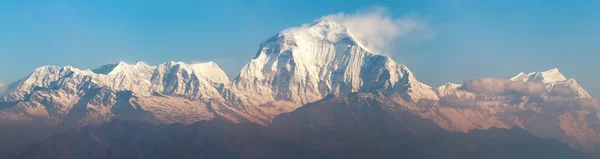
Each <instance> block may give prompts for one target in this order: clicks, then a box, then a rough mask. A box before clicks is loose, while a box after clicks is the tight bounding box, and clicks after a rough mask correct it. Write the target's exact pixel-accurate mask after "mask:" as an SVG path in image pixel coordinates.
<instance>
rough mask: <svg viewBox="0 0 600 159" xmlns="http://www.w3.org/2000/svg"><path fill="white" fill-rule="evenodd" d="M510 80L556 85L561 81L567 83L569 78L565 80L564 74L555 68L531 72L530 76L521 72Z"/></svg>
mask: <svg viewBox="0 0 600 159" xmlns="http://www.w3.org/2000/svg"><path fill="white" fill-rule="evenodd" d="M510 80H513V81H522V82H528V81H541V82H544V83H555V82H559V81H565V80H567V78H565V76H564V75H563V74H562V73H560V71H559V70H558V68H553V69H550V70H548V71H542V72H531V73H528V74H525V73H523V72H521V73H519V74H517V75H516V76H514V77H512V78H510Z"/></svg>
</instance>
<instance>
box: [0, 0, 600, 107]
mask: <svg viewBox="0 0 600 159" xmlns="http://www.w3.org/2000/svg"><path fill="white" fill-rule="evenodd" d="M372 6H380V7H384V8H387V9H388V11H389V14H390V15H391V16H392V17H402V16H406V15H414V16H416V17H419V19H422V20H424V21H426V22H427V23H428V24H429V25H430V26H431V29H432V31H434V32H435V33H436V35H437V36H436V37H435V38H433V39H431V40H428V41H424V42H420V43H417V44H398V45H396V46H394V47H395V48H396V49H394V52H393V53H392V56H393V58H394V59H395V60H396V61H398V62H400V63H404V64H406V65H408V67H409V68H411V70H412V71H413V72H414V73H415V74H416V76H417V78H418V79H419V80H421V81H423V82H425V83H427V84H430V85H432V86H438V85H441V84H443V83H446V82H448V81H450V82H458V83H461V82H462V81H464V80H466V79H471V78H478V77H502V78H505V77H509V76H512V75H514V74H516V73H518V72H531V71H543V70H547V69H551V68H555V67H557V68H559V69H560V70H561V72H562V73H563V74H565V75H566V76H568V77H573V78H575V79H577V81H578V82H579V83H580V84H581V85H582V86H583V87H585V88H586V89H587V90H588V91H589V92H590V93H592V94H593V95H594V96H596V97H598V96H600V81H599V80H600V47H599V45H598V44H600V12H598V11H597V9H598V8H600V1H597V0H581V1H568V0H554V1H542V0H529V1H525V0H504V1H483V0H461V1H455V0H414V1H402V0H368V1H367V0H364V1H352V0H328V1H320V0H303V1H274V0H219V1H196V0H194V1H175V0H171V1H162V2H147V1H145V0H128V1H121V0H101V1H100V0H97V1H92V0H81V1H74V0H72V1H69V0H38V1H36V0H4V1H1V2H0V68H2V71H0V83H7V82H11V81H15V80H18V79H20V78H22V77H24V76H26V75H28V74H29V73H30V72H31V71H32V70H33V69H34V68H36V67H39V66H43V65H60V66H63V65H72V66H75V67H78V68H83V69H87V68H95V67H98V66H100V65H102V64H106V63H114V62H118V61H126V62H131V63H134V62H137V61H145V62H147V63H149V64H153V65H157V64H160V63H163V62H166V61H171V60H174V61H184V62H203V61H215V62H217V64H219V65H220V66H221V67H222V68H223V69H224V70H225V71H226V72H227V73H228V74H229V76H230V77H233V76H236V75H237V71H238V70H239V69H240V68H241V67H242V66H243V65H244V64H245V63H246V62H247V61H248V60H249V59H250V58H252V57H253V56H254V54H255V53H256V51H257V49H258V45H259V43H260V42H261V41H263V40H265V39H266V38H268V37H270V36H272V35H274V34H276V33H277V32H278V31H280V30H282V29H284V28H288V27H293V26H298V25H301V24H304V23H310V22H312V21H314V20H315V19H317V18H319V17H321V16H324V15H328V14H333V13H338V12H345V13H354V12H356V11H357V10H361V9H365V8H369V7H372Z"/></svg>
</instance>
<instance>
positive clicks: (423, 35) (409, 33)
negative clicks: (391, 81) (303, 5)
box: [318, 7, 435, 55]
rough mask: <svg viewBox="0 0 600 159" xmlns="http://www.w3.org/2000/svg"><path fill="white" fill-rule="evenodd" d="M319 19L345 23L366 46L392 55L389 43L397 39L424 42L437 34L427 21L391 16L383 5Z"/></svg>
mask: <svg viewBox="0 0 600 159" xmlns="http://www.w3.org/2000/svg"><path fill="white" fill-rule="evenodd" d="M318 20H332V21H335V22H337V23H340V24H342V25H344V26H345V27H346V28H347V29H348V30H350V32H352V34H353V35H354V36H355V37H356V38H357V39H358V40H360V41H361V42H362V43H363V44H364V45H365V46H366V47H368V48H369V49H371V50H372V51H374V52H375V53H378V54H384V55H391V54H390V52H391V50H392V49H391V47H390V45H391V44H392V43H393V42H394V41H396V40H399V39H407V38H411V39H410V40H411V41H424V40H428V39H431V38H433V37H435V33H433V32H432V31H430V30H429V29H428V28H429V27H428V25H427V24H426V23H425V22H422V21H419V20H417V19H415V18H414V17H412V16H405V17H401V18H394V17H391V16H390V15H388V13H387V11H386V10H385V9H384V8H381V7H375V8H372V9H369V10H366V11H359V12H357V13H354V14H347V13H337V14H331V15H326V16H323V17H321V18H320V19H318ZM415 34H418V35H415Z"/></svg>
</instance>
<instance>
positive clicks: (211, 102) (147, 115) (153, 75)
mask: <svg viewBox="0 0 600 159" xmlns="http://www.w3.org/2000/svg"><path fill="white" fill-rule="evenodd" d="M357 92H359V94H360V95H356V93H357ZM384 99H385V100H384ZM365 100H366V101H365ZM332 101H335V102H332ZM367 101H368V102H367ZM315 102H316V103H321V105H326V104H322V103H327V102H332V103H330V104H331V105H341V106H344V107H348V108H349V109H352V111H351V112H347V110H339V109H337V108H336V109H334V108H330V107H329V106H323V107H324V108H319V109H316V110H314V111H315V112H312V114H305V115H303V116H298V117H294V116H292V117H286V118H283V119H280V120H286V119H294V120H297V121H305V122H307V123H313V122H318V123H319V124H320V126H323V127H330V126H335V127H336V128H335V129H339V130H345V129H352V128H351V127H353V126H354V125H355V124H362V125H364V124H365V123H354V122H355V121H354V120H356V119H355V118H348V117H349V116H350V117H351V116H353V115H361V113H369V112H370V111H374V110H373V109H375V108H377V109H381V110H378V111H377V113H383V114H377V113H376V114H369V115H368V116H369V118H373V117H371V116H378V115H380V116H388V118H389V119H394V121H396V124H399V123H401V124H403V125H404V126H406V127H405V128H402V129H401V128H398V129H401V131H400V130H398V131H399V132H411V131H413V130H415V129H421V128H418V127H420V126H419V124H416V123H413V122H418V123H420V124H423V121H421V120H416V118H412V117H411V118H410V119H411V120H404V119H402V120H401V119H397V118H403V117H405V115H406V114H402V113H400V114H393V113H392V114H391V115H390V114H389V113H390V112H411V116H412V115H416V116H418V118H422V119H426V120H429V121H432V122H430V123H427V124H434V125H437V126H426V128H427V130H428V131H429V128H432V129H433V128H442V129H444V130H443V131H456V132H462V133H468V132H470V131H474V130H478V129H491V128H493V127H498V128H507V129H509V128H513V127H519V128H521V129H524V130H527V131H528V132H529V133H531V134H532V135H534V136H536V137H540V138H557V139H559V140H560V141H562V142H564V143H566V144H568V145H570V146H572V147H573V148H575V149H577V150H580V151H584V152H587V153H591V154H595V155H597V156H600V137H599V135H598V134H599V132H600V119H599V117H600V114H598V111H599V110H600V101H599V100H598V99H595V98H591V96H590V95H589V94H588V93H587V92H586V91H585V89H583V88H582V87H581V86H580V85H579V84H578V83H577V82H576V81H575V80H574V79H567V78H566V77H565V76H564V75H562V74H561V73H560V72H559V71H558V69H552V70H548V71H544V72H532V73H528V74H525V73H519V74H517V75H516V76H514V77H511V78H509V79H495V78H482V79H472V80H467V81H465V82H464V83H463V84H454V83H448V84H445V85H443V86H440V87H438V88H435V89H434V88H432V87H430V86H428V85H425V84H423V83H421V82H419V81H418V80H417V79H416V77H415V75H414V74H413V73H412V72H411V71H410V70H409V69H408V68H407V67H406V66H405V65H402V64H398V63H396V62H394V61H393V60H392V59H391V58H389V57H386V56H381V55H378V54H376V53H374V52H371V51H370V49H369V48H366V47H364V45H363V44H362V42H361V41H359V40H357V39H356V38H354V36H353V35H352V32H351V31H350V30H348V29H346V28H345V27H344V26H342V25H340V24H337V23H335V22H332V21H327V20H325V21H319V22H317V23H314V24H312V25H306V26H301V27H295V28H290V29H286V30H283V31H281V32H280V33H278V34H276V35H275V36H273V37H271V38H269V39H267V40H266V41H264V42H263V43H261V45H260V47H259V50H258V52H257V53H256V56H255V57H254V58H253V59H251V60H250V62H248V63H247V64H246V65H245V66H244V67H243V68H242V70H241V71H240V73H239V75H238V76H237V77H236V78H235V79H233V80H232V81H230V80H229V79H228V78H227V76H226V74H225V73H224V72H223V71H222V70H221V69H220V68H219V67H218V66H217V65H216V64H215V63H213V62H206V63H197V64H186V63H182V62H166V63H163V64H160V65H158V66H149V65H147V64H145V63H143V62H138V63H136V64H127V63H123V62H121V63H116V64H108V65H103V66H100V67H99V68H96V69H92V70H81V69H77V68H73V67H71V66H65V67H58V66H44V67H40V68H37V69H35V70H34V71H33V73H31V74H30V75H29V76H27V77H25V78H23V79H21V80H19V81H17V82H14V83H11V84H6V85H0V126H2V127H5V128H7V129H4V130H2V131H3V133H0V138H2V139H11V140H15V141H14V143H17V140H19V139H26V140H27V141H26V142H30V140H32V139H35V138H37V137H32V136H39V137H43V136H44V135H42V134H40V132H44V133H45V134H46V135H48V134H52V133H55V132H62V131H64V130H66V129H68V128H72V127H80V126H84V125H88V124H100V123H104V122H107V121H110V120H113V119H125V120H140V121H145V122H150V123H184V124H192V123H196V122H200V121H213V120H219V121H221V120H222V121H227V122H232V123H255V124H259V125H262V126H269V125H279V126H281V125H282V124H281V123H279V124H278V123H277V122H280V121H277V120H276V121H274V119H276V118H279V116H290V115H291V114H300V113H301V112H303V111H307V110H312V109H314V108H309V107H314V106H310V105H315V104H314V103H315ZM311 103H312V104H311ZM352 103H361V104H364V105H366V106H369V105H372V103H376V105H378V106H377V107H373V108H371V107H364V105H353V104H352ZM305 107H307V108H305ZM325 108H330V109H325ZM317 110H318V111H319V112H317ZM358 110H360V111H358ZM383 110H385V111H383ZM338 111H341V112H338ZM288 113H290V114H288ZM304 113H306V112H304ZM340 113H342V114H340ZM281 114H283V115H281ZM330 116H334V117H336V118H335V119H338V118H339V119H343V120H340V121H339V122H349V123H339V122H338V121H335V120H333V119H331V120H327V121H320V120H319V119H321V118H328V117H330ZM302 117H305V118H307V119H302ZM356 117H357V118H358V117H360V116H356ZM388 118H386V119H388ZM290 122H293V121H289V122H283V123H287V124H289V123H290ZM361 122H366V121H361ZM368 122H371V123H373V122H386V121H385V120H380V119H377V120H371V121H368ZM305 124H306V123H295V124H291V125H297V126H298V127H297V128H301V127H304V128H307V127H310V125H308V126H307V125H305ZM283 125H284V126H285V124H283ZM388 126H389V127H393V126H392V125H379V127H378V128H379V129H383V128H384V127H388ZM273 127H277V126H273ZM338 127H339V128H338ZM297 128H286V129H297ZM363 128H365V129H369V128H370V127H363ZM48 129H50V131H46V130H48ZM390 129H391V128H390ZM296 131H301V130H296ZM356 131H359V130H356ZM386 131H388V130H381V131H376V132H369V133H384V132H386ZM431 131H441V130H438V129H436V130H431ZM36 133H37V134H36ZM290 133H293V132H290ZM310 133H311V134H315V133H316V134H318V132H310ZM357 133H358V132H357ZM1 134H5V135H1ZM16 134H19V135H20V136H14V135H16ZM341 135H350V134H341ZM352 135H357V134H352ZM303 137H304V136H303ZM311 137H314V136H311ZM371 141H372V142H374V141H376V140H371ZM314 142H318V141H317V140H316V139H315V141H314ZM332 142H333V141H332ZM322 144H327V143H322ZM339 144H340V145H343V144H341V143H339ZM315 145H318V144H316V143H315ZM11 147H12V146H11ZM1 148H2V147H0V149H1ZM327 154H329V153H327ZM329 155H334V156H335V155H339V154H329ZM344 157H347V156H344Z"/></svg>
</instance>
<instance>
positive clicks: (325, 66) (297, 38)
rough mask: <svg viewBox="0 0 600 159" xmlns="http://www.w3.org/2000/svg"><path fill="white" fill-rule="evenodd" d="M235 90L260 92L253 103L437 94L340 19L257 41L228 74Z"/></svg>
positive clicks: (431, 96)
mask: <svg viewBox="0 0 600 159" xmlns="http://www.w3.org/2000/svg"><path fill="white" fill-rule="evenodd" d="M233 82H234V86H233V87H235V88H237V89H238V90H243V91H248V92H254V93H251V94H250V95H253V96H261V97H265V98H264V99H259V100H260V101H259V103H261V101H262V102H267V101H273V100H285V101H292V102H294V103H297V104H305V103H308V102H313V101H316V100H319V99H322V98H323V97H325V96H327V95H329V94H335V95H345V94H349V93H352V92H359V91H380V92H385V93H388V94H392V93H397V94H401V95H405V97H407V98H410V100H413V101H417V100H419V99H422V98H427V99H437V96H436V94H435V92H434V91H433V90H432V88H431V87H429V86H427V85H424V84H422V83H420V82H418V81H417V80H416V78H415V77H414V75H413V74H412V72H410V70H409V69H408V68H406V66H404V65H401V64H397V63H396V62H394V61H393V60H392V59H391V58H389V57H387V56H382V55H377V54H374V53H372V52H370V51H369V50H368V49H366V48H365V47H364V46H363V45H362V44H361V43H360V42H359V41H358V40H356V39H355V38H354V37H353V36H352V33H350V31H349V30H347V29H346V28H345V27H344V26H343V25H341V24H338V23H336V22H334V21H330V20H323V21H319V22H316V23H314V24H312V25H310V26H309V25H304V26H301V27H294V28H290V29H285V30H283V31H281V32H280V33H278V34H277V35H275V36H273V37H272V38H270V39H268V40H267V41H265V42H263V43H262V44H261V47H260V48H259V50H258V53H257V55H256V57H255V58H254V59H252V60H251V61H250V62H249V63H248V64H246V66H244V68H243V69H242V70H241V71H240V74H239V76H238V77H237V78H236V79H234V81H233Z"/></svg>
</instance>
